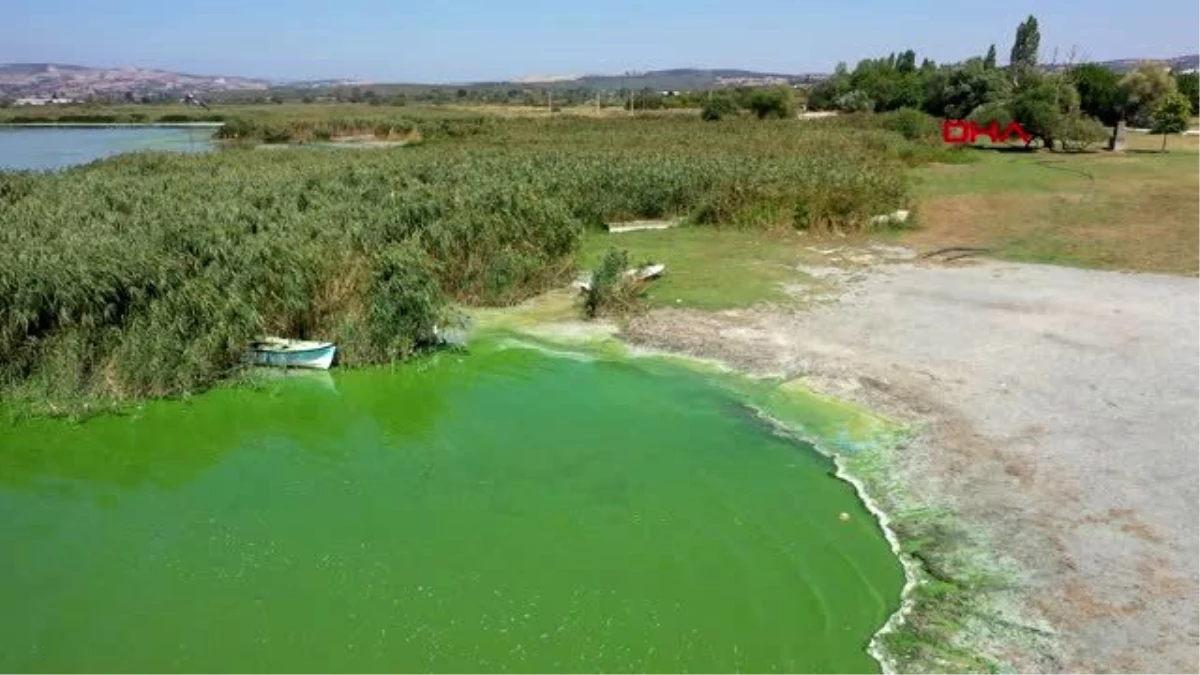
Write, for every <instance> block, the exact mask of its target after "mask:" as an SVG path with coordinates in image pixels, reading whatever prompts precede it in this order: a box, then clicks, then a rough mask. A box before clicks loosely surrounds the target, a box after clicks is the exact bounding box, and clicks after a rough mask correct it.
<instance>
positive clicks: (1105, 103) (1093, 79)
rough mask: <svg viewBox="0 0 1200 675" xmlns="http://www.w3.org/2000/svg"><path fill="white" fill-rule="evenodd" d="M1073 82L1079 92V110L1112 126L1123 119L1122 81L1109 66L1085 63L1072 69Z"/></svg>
mask: <svg viewBox="0 0 1200 675" xmlns="http://www.w3.org/2000/svg"><path fill="white" fill-rule="evenodd" d="M1070 78H1071V82H1072V83H1073V84H1074V85H1075V88H1076V89H1077V90H1078V91H1079V108H1080V110H1082V111H1083V112H1084V113H1086V114H1088V115H1091V116H1092V117H1096V118H1098V119H1099V120H1100V121H1101V122H1104V123H1105V124H1107V125H1109V126H1112V125H1114V124H1116V123H1117V121H1118V120H1119V119H1120V118H1121V106H1122V105H1123V103H1124V101H1123V98H1122V94H1121V86H1120V80H1121V78H1120V77H1118V76H1117V74H1116V73H1114V72H1113V71H1112V69H1111V68H1109V67H1107V66H1102V65H1100V64H1098V63H1084V64H1081V65H1078V66H1076V67H1074V68H1072V69H1071V71H1070Z"/></svg>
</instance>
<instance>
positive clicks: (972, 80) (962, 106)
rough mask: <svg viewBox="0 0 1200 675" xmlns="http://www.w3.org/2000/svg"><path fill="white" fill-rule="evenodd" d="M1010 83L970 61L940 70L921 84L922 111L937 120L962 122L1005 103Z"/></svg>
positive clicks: (1009, 90) (993, 70)
mask: <svg viewBox="0 0 1200 675" xmlns="http://www.w3.org/2000/svg"><path fill="white" fill-rule="evenodd" d="M1011 92H1012V83H1011V82H1009V81H1008V78H1007V77H1005V75H1004V73H1003V72H1001V71H999V70H995V69H991V70H989V69H987V68H985V67H984V62H983V61H980V60H979V59H973V60H971V61H968V62H967V63H966V64H964V65H963V66H961V67H959V68H955V69H953V70H940V71H937V72H936V73H934V74H932V75H931V76H930V77H928V78H927V79H926V81H925V106H924V107H925V111H926V112H928V113H929V114H931V115H935V116H937V117H947V118H950V119H964V118H966V117H968V116H970V115H971V113H972V112H973V111H974V110H975V109H977V108H979V107H980V106H982V105H985V104H988V103H994V102H996V101H1002V100H1005V99H1008V98H1009V96H1010V94H1011Z"/></svg>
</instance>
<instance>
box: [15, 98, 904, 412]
mask: <svg viewBox="0 0 1200 675" xmlns="http://www.w3.org/2000/svg"><path fill="white" fill-rule="evenodd" d="M418 128H419V129H421V130H422V133H426V134H427V141H426V142H425V143H424V144H423V145H421V146H417V147H412V148H400V149H395V150H385V151H372V150H362V151H346V152H339V153H329V152H319V151H313V152H309V151H303V150H301V151H294V152H285V153H263V152H255V151H249V150H229V151H223V152H217V153H212V154H210V155H206V156H198V157H181V156H173V155H162V154H143V155H132V156H125V157H120V158H116V159H113V160H108V161H104V162H99V163H95V164H92V165H89V166H86V167H79V168H75V169H71V170H68V171H64V172H61V173H56V174H20V173H15V174H14V173H10V174H0V221H2V222H4V223H5V224H6V227H5V228H3V230H0V302H2V303H3V305H0V388H2V389H3V391H4V392H5V393H6V397H8V398H17V399H22V400H25V401H27V402H29V403H30V404H31V405H33V406H34V407H36V408H39V409H43V410H77V409H78V408H79V407H80V406H82V405H83V404H87V405H89V406H92V407H96V406H105V405H108V404H111V403H113V402H119V401H123V400H129V399H132V398H137V397H141V396H158V395H171V394H178V393H183V392H188V391H195V390H199V389H202V388H204V387H206V386H209V385H211V384H212V383H214V382H216V381H218V380H220V379H222V378H223V377H226V376H227V375H228V374H229V373H231V372H232V371H233V370H235V369H236V368H237V365H238V361H239V356H240V354H241V352H242V350H243V349H244V347H245V345H246V344H247V342H248V341H249V340H250V339H251V338H253V337H254V336H256V335H259V334H263V333H276V334H283V335H288V336H294V337H319V338H323V339H330V340H335V341H337V342H338V343H339V344H340V345H341V346H342V351H341V354H342V355H343V356H344V362H345V363H346V364H355V363H378V362H383V361H388V360H392V359H396V358H403V357H405V356H406V355H408V354H410V353H412V352H413V351H414V350H416V349H419V348H420V347H421V346H422V345H423V344H426V343H428V342H430V340H431V339H432V337H433V327H434V325H436V324H437V323H438V322H440V321H444V320H445V319H446V318H447V317H446V314H447V311H446V308H447V307H448V306H450V305H451V304H454V303H463V304H468V305H471V304H476V305H478V304H484V305H487V304H499V305H503V304H509V303H513V302H516V301H519V300H521V299H523V298H525V297H528V296H529V295H531V294H533V293H537V292H539V291H541V290H543V289H545V288H548V287H550V286H553V285H556V284H561V283H562V282H564V281H565V280H566V278H567V276H568V275H569V274H571V272H572V270H573V267H574V264H575V262H576V260H577V253H578V249H579V244H580V241H581V237H582V233H583V232H584V231H586V230H588V229H592V230H597V229H599V228H600V227H602V224H603V223H605V222H611V221H614V220H623V219H632V218H658V217H683V218H685V219H687V220H688V221H690V222H693V223H706V224H710V225H715V226H718V227H722V228H734V229H738V230H741V231H761V230H776V231H778V230H782V231H790V230H796V229H800V230H805V231H813V232H828V231H854V230H858V229H861V228H863V227H865V226H866V223H867V218H868V217H869V216H871V215H873V214H876V213H880V212H886V211H890V210H892V209H895V208H899V207H903V206H906V205H907V204H908V200H909V196H908V195H909V191H908V182H907V179H906V175H905V172H904V170H903V163H904V161H905V159H904V154H905V151H906V149H908V148H911V146H912V143H910V142H909V141H906V140H905V139H903V138H902V137H900V136H898V135H896V134H894V133H891V132H887V131H884V130H875V129H868V130H856V129H846V128H824V127H816V126H803V125H796V124H787V123H774V124H773V123H760V122H754V121H748V120H747V121H738V122H730V123H721V124H705V123H702V122H700V121H699V120H692V119H679V118H675V119H671V118H663V117H656V118H634V119H627V120H586V119H579V118H556V119H546V120H534V119H518V120H500V119H495V118H474V117H467V118H452V117H451V118H431V119H427V120H423V121H421V122H419V123H418ZM426 130H427V131H426Z"/></svg>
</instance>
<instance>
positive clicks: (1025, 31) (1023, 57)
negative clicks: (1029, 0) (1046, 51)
mask: <svg viewBox="0 0 1200 675" xmlns="http://www.w3.org/2000/svg"><path fill="white" fill-rule="evenodd" d="M1041 44H1042V34H1041V33H1040V32H1038V22H1037V19H1036V18H1034V16H1033V15H1032V14H1031V15H1029V18H1027V19H1025V21H1023V22H1021V24H1020V25H1018V26H1017V37H1016V39H1015V40H1013V47H1012V53H1011V55H1010V56H1009V67H1010V68H1012V70H1013V79H1014V81H1016V82H1017V83H1018V84H1019V83H1020V81H1021V80H1022V79H1023V78H1025V77H1026V76H1028V75H1029V74H1030V73H1036V72H1037V65H1038V50H1039V48H1040V47H1041Z"/></svg>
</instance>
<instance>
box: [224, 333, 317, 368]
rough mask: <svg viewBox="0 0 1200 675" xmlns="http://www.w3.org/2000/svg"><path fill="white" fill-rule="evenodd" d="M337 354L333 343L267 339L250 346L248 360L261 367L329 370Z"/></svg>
mask: <svg viewBox="0 0 1200 675" xmlns="http://www.w3.org/2000/svg"><path fill="white" fill-rule="evenodd" d="M336 353H337V345H335V344H333V343H332V342H315V341H311V340H288V339H286V338H278V337H266V338H262V339H260V340H256V341H255V342H253V343H251V344H250V351H249V352H248V353H247V355H246V359H247V360H248V361H249V362H250V363H253V364H255V365H259V366H276V367H279V368H313V369H316V370H329V367H330V366H332V365H333V357H334V355H335V354H336Z"/></svg>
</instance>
